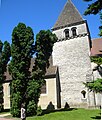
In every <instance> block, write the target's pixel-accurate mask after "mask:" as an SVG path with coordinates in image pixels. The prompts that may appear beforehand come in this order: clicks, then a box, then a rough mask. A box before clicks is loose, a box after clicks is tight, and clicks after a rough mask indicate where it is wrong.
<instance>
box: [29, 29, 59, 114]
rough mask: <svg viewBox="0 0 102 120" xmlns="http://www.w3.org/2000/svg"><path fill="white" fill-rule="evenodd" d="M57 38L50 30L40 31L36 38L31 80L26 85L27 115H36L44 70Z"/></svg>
mask: <svg viewBox="0 0 102 120" xmlns="http://www.w3.org/2000/svg"><path fill="white" fill-rule="evenodd" d="M56 41H57V37H56V35H55V34H53V33H52V32H51V31H50V30H47V31H45V30H41V31H40V32H39V33H38V34H37V36H36V43H35V51H36V58H35V64H34V67H33V71H32V80H31V81H29V83H28V90H27V91H28V106H27V109H28V110H27V111H28V115H34V114H36V109H37V107H38V106H37V104H38V101H39V97H40V93H41V86H42V85H43V82H44V76H45V73H46V68H48V67H49V58H50V56H51V54H52V49H53V45H54V43H55V42H56Z"/></svg>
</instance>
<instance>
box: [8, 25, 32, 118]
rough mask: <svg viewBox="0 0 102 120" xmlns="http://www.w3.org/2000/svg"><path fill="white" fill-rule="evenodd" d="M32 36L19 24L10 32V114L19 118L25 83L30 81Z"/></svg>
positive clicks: (29, 30)
mask: <svg viewBox="0 0 102 120" xmlns="http://www.w3.org/2000/svg"><path fill="white" fill-rule="evenodd" d="M33 42H34V34H33V31H32V29H31V28H30V27H26V25H25V24H23V23H19V24H18V25H17V26H16V27H15V28H14V30H13V32H12V44H11V56H12V60H11V62H10V64H9V71H10V73H11V75H12V83H11V114H12V115H13V116H15V117H17V116H20V108H21V104H22V103H23V104H25V103H26V97H27V96H26V89H27V83H28V81H29V79H30V72H29V68H30V62H31V58H32V55H33Z"/></svg>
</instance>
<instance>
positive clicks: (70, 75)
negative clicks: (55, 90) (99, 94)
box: [52, 36, 92, 107]
mask: <svg viewBox="0 0 102 120" xmlns="http://www.w3.org/2000/svg"><path fill="white" fill-rule="evenodd" d="M89 53H90V48H89V37H88V36H85V37H78V38H74V39H70V40H66V41H60V42H56V43H55V44H54V47H53V54H52V55H53V64H54V65H57V66H58V67H59V76H60V83H61V105H62V107H64V106H65V104H66V102H67V103H68V104H69V105H70V106H72V107H73V106H75V107H86V106H87V105H88V93H87V88H85V86H84V84H83V82H86V81H87V80H88V79H91V77H89V78H87V74H88V75H90V76H91V74H92V71H91V62H90V57H89ZM83 90H84V91H85V92H86V95H85V98H84V96H83V94H82V93H81V92H82V91H83Z"/></svg>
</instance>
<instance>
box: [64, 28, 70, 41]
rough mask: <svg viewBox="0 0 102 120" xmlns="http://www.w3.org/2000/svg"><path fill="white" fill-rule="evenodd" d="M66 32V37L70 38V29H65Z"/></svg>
mask: <svg viewBox="0 0 102 120" xmlns="http://www.w3.org/2000/svg"><path fill="white" fill-rule="evenodd" d="M64 32H65V39H68V38H69V29H65V30H64Z"/></svg>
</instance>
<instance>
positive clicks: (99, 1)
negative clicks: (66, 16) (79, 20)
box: [84, 0, 102, 36]
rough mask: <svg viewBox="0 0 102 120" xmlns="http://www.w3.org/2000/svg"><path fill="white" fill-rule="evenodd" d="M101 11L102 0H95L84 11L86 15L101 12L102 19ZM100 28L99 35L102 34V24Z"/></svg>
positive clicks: (87, 0) (101, 17)
mask: <svg viewBox="0 0 102 120" xmlns="http://www.w3.org/2000/svg"><path fill="white" fill-rule="evenodd" d="M84 1H86V2H90V1H94V0H84ZM101 11H102V0H95V1H94V2H92V3H91V4H90V5H88V7H87V10H86V11H85V12H84V15H90V14H94V15H96V14H98V13H100V19H101V20H102V15H101ZM101 23H102V22H101ZM99 29H100V33H99V35H100V36H102V26H100V27H99Z"/></svg>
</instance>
